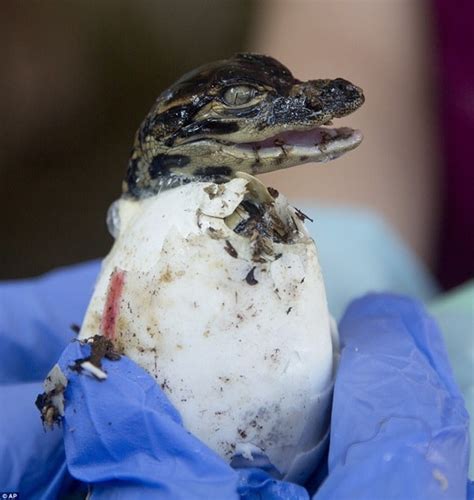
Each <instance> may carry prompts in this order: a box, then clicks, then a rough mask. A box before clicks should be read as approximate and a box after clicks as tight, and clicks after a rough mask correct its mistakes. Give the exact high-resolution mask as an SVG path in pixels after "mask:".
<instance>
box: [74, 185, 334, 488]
mask: <svg viewBox="0 0 474 500" xmlns="http://www.w3.org/2000/svg"><path fill="white" fill-rule="evenodd" d="M262 186H263V185H262V184H261V183H259V182H258V181H257V180H256V179H254V178H253V177H250V176H244V177H242V178H235V179H233V180H231V181H229V182H227V183H225V184H219V185H217V184H213V183H190V184H187V185H184V186H181V187H178V188H174V189H172V190H168V191H165V192H163V193H161V194H159V195H157V196H154V197H150V198H146V199H143V200H139V201H136V200H131V199H120V200H118V201H117V202H116V203H115V205H114V207H113V209H112V210H113V211H114V213H113V214H112V217H109V219H112V220H115V225H116V227H115V234H116V241H115V244H114V246H113V248H112V250H111V252H110V254H109V255H108V256H107V258H106V259H105V260H104V262H103V266H102V271H101V274H100V277H99V279H98V282H97V284H96V288H95V292H94V296H93V298H92V301H91V303H90V305H89V308H88V311H87V314H86V318H85V320H84V324H83V327H82V329H81V332H80V338H82V339H84V338H88V337H91V336H93V335H95V334H97V333H98V332H99V331H100V330H101V328H102V330H103V325H104V318H103V315H104V314H107V313H106V310H107V307H110V305H109V304H108V296H109V295H110V286H109V284H110V283H111V282H112V281H113V280H111V276H113V274H114V272H116V270H123V271H124V283H123V289H122V291H121V296H120V298H119V299H118V301H117V304H116V310H115V312H114V316H113V333H112V335H113V336H114V340H115V343H116V345H117V346H118V347H119V348H120V349H122V350H123V352H124V353H125V354H127V355H128V356H129V357H131V358H132V359H133V360H134V361H136V362H137V363H138V364H140V365H141V366H142V367H144V368H145V369H146V370H147V371H148V372H149V373H150V374H152V375H153V376H154V377H155V379H156V380H157V382H158V383H159V384H161V387H162V388H163V389H164V391H165V392H166V393H167V395H168V397H169V398H170V400H171V401H172V403H173V404H174V405H175V406H176V407H177V409H178V410H179V411H180V413H181V415H182V418H183V422H184V424H185V426H186V428H187V429H188V430H189V431H191V432H192V433H193V434H195V435H196V436H197V437H198V438H200V439H201V440H202V441H204V442H205V443H206V444H207V445H208V446H210V447H211V448H212V449H214V450H215V451H216V452H218V453H219V454H220V455H221V456H222V457H223V458H225V459H226V460H228V461H230V460H231V459H232V457H233V456H234V454H235V453H236V450H237V451H239V450H242V449H244V450H248V449H249V447H250V448H251V449H259V450H262V451H263V453H265V454H266V455H267V456H268V458H269V460H270V461H271V463H272V464H273V465H274V466H275V467H276V468H277V469H278V470H279V471H280V473H281V474H282V475H283V476H284V475H285V474H287V473H288V472H289V471H291V472H290V476H291V477H289V479H301V480H303V478H304V477H303V476H304V470H303V469H305V468H307V467H309V466H310V465H312V464H311V463H309V464H308V461H309V462H311V460H313V459H314V453H313V450H315V449H316V447H317V445H318V444H320V442H321V440H322V439H323V437H324V435H325V434H326V431H327V425H328V410H329V405H330V399H331V388H332V381H333V372H334V361H333V354H334V353H333V341H332V339H331V333H330V318H329V314H328V309H327V303H326V295H325V290H324V284H323V279H322V276H321V271H320V267H319V263H318V258H317V253H316V248H315V245H314V243H313V241H312V240H311V238H310V237H309V235H308V233H307V232H306V229H305V228H304V225H303V223H302V222H301V221H300V220H299V219H298V217H297V216H296V214H295V211H294V210H293V209H292V208H291V207H290V206H289V205H288V203H287V201H286V199H285V198H284V197H283V196H281V195H279V196H278V197H277V198H276V200H275V201H274V202H273V199H272V203H273V207H274V209H275V213H277V214H278V216H279V217H280V218H281V219H282V220H284V221H285V224H290V225H292V228H293V229H292V231H293V236H292V242H291V243H281V242H280V243H276V242H274V241H270V243H269V242H268V241H267V243H266V244H267V246H268V245H270V247H271V248H270V252H268V253H266V254H265V255H264V258H262V259H257V260H260V261H261V262H255V260H256V259H255V242H254V241H251V238H248V237H245V236H242V235H240V234H237V233H236V232H234V231H233V230H232V229H230V228H229V226H228V225H227V223H226V220H228V219H227V218H229V217H230V216H232V214H234V213H236V211H238V206H239V205H240V204H241V202H242V201H243V199H244V197H248V196H250V197H252V196H253V197H254V198H255V197H259V196H262V189H263V190H264V192H263V197H266V196H268V197H269V196H270V195H269V194H268V191H266V188H264V187H263V188H262ZM259 193H260V194H259ZM272 255H273V256H272ZM252 269H253V275H252V277H253V279H252V280H249V279H246V278H247V277H248V276H249V272H251V271H252ZM254 282H256V283H254ZM312 456H313V458H310V459H308V458H307V457H312ZM301 457H303V458H301ZM304 457H306V458H304ZM298 464H300V465H298ZM301 464H303V465H301ZM302 474H303V475H302Z"/></svg>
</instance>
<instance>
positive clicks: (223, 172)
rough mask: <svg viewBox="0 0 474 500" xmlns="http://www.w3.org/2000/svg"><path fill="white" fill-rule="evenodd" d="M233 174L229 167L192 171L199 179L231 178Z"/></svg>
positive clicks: (203, 168) (202, 168) (204, 168)
mask: <svg viewBox="0 0 474 500" xmlns="http://www.w3.org/2000/svg"><path fill="white" fill-rule="evenodd" d="M233 172H234V169H233V168H231V167H225V166H219V167H218V166H215V167H214V166H212V167H201V168H197V169H196V170H195V171H194V175H196V176H199V177H208V178H212V177H227V178H229V177H231V176H232V174H233Z"/></svg>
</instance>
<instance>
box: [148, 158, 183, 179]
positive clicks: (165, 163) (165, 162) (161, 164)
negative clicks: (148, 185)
mask: <svg viewBox="0 0 474 500" xmlns="http://www.w3.org/2000/svg"><path fill="white" fill-rule="evenodd" d="M190 161H191V159H190V158H189V157H188V156H184V155H167V154H159V155H157V156H155V157H154V158H153V160H152V161H151V163H150V166H149V167H148V173H149V174H150V178H151V179H156V178H157V177H159V176H166V175H169V174H170V172H171V168H183V167H185V166H186V165H188V163H189V162H190Z"/></svg>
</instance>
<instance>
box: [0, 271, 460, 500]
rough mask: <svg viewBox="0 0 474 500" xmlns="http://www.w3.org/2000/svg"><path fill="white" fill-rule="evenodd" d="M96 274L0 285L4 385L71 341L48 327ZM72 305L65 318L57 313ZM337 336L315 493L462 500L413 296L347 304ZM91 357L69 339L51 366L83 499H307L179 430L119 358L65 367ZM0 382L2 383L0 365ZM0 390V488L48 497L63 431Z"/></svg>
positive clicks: (28, 395) (429, 340)
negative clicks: (328, 421) (322, 464)
mask: <svg viewBox="0 0 474 500" xmlns="http://www.w3.org/2000/svg"><path fill="white" fill-rule="evenodd" d="M96 271H97V269H96V268H94V267H85V268H84V269H79V270H73V271H66V272H65V273H63V274H61V273H60V274H56V275H55V276H53V277H49V278H46V281H43V280H40V281H38V282H36V283H34V284H28V285H27V284H20V285H18V284H10V285H7V287H6V288H5V287H4V289H3V291H2V290H1V289H0V304H2V307H4V308H5V307H6V311H7V313H8V314H7V315H5V314H3V311H2V315H0V331H1V335H2V342H3V339H4V338H6V339H7V342H6V345H7V346H8V347H9V350H7V351H6V352H5V351H4V350H2V352H1V353H0V356H1V358H2V359H1V361H2V363H0V365H2V366H4V363H10V366H11V365H12V363H11V362H10V360H9V359H7V358H6V357H9V358H10V359H16V362H17V364H16V365H15V366H11V367H12V368H14V371H13V374H14V381H15V382H19V381H30V380H32V379H33V377H34V376H40V377H43V376H45V373H44V372H45V371H46V370H45V369H46V366H47V362H46V359H47V356H44V355H43V356H41V355H40V356H39V359H40V360H41V362H38V361H37V359H38V358H37V357H36V352H35V350H38V349H41V350H42V352H43V351H44V350H46V349H48V341H49V339H52V340H51V342H53V343H55V342H59V343H61V344H62V345H65V344H66V343H67V342H68V340H69V339H68V337H67V336H66V335H64V337H62V338H61V337H60V335H61V330H58V329H57V328H58V327H59V328H61V329H62V331H63V332H64V331H65V330H66V327H67V323H68V322H70V321H78V319H80V317H81V316H82V314H83V312H84V308H85V304H86V303H87V301H88V298H89V295H90V291H91V284H92V282H93V275H94V274H95V272H96ZM71 273H72V274H71ZM81 273H83V274H81ZM81 275H82V276H83V279H81ZM18 287H20V288H18ZM37 290H38V291H37ZM61 290H62V291H61ZM25 292H27V293H25ZM71 292H75V293H76V294H77V295H76V297H73V298H72V299H71ZM5 294H6V295H7V296H8V298H7V299H6V301H5V300H4V296H5ZM2 295H3V296H2ZM25 296H26V297H27V298H28V299H29V300H27V301H25ZM79 297H83V299H80V298H79ZM18 299H20V300H18ZM74 300H75V301H76V303H75V304H74V306H75V307H76V309H75V310H74V311H72V310H71V309H70V307H69V310H67V309H64V308H63V307H62V305H63V304H66V303H67V304H69V305H70V304H71V303H72V301H74ZM45 305H46V306H45ZM11 311H22V312H21V314H19V315H18V316H15V313H12V312H11ZM50 316H51V317H52V318H54V321H53V322H52V323H50V322H49V319H48V318H50ZM78 316H79V317H78ZM14 319H16V320H18V321H20V324H18V323H15V321H14ZM13 325H15V328H13ZM50 325H53V326H50ZM28 334H29V335H28ZM340 334H341V342H342V347H343V349H342V355H341V362H340V367H339V372H338V376H337V380H336V386H335V394H334V403H333V416H332V426H331V445H330V451H329V464H328V465H329V474H328V476H327V478H326V479H325V481H324V482H323V484H322V486H321V487H320V488H319V490H318V492H317V493H316V496H315V497H314V498H316V499H317V500H324V499H330V498H337V499H341V498H351V499H353V498H370V499H373V498H384V499H385V498H403V499H405V498H430V499H436V498H450V499H451V498H465V497H466V477H467V456H468V437H467V419H468V417H467V414H466V412H465V410H464V406H463V401H462V398H461V396H460V394H459V391H458V389H457V387H456V385H455V384H454V382H453V379H452V374H451V370H450V367H449V364H448V361H447V358H446V354H445V352H444V346H443V342H442V338H441V335H440V333H439V331H438V329H437V328H436V326H435V325H434V323H433V322H432V321H431V320H430V319H429V318H428V317H427V316H426V315H425V313H424V311H423V309H422V308H421V306H420V305H419V304H417V303H415V302H413V301H410V300H408V299H403V298H399V297H394V296H389V295H378V296H377V295H375V296H367V297H365V298H363V299H361V300H358V301H356V302H355V303H353V304H352V305H351V306H350V307H349V309H348V311H347V312H346V315H345V317H344V319H343V320H342V322H341V326H340ZM28 337H33V338H34V339H37V341H34V340H33V341H32V340H31V338H28ZM31 346H33V347H35V350H31V351H30V348H31ZM42 346H44V347H42ZM16 348H18V349H20V351H21V352H22V355H16V353H15V351H16ZM89 348H90V347H89V346H82V345H80V344H79V343H72V344H70V345H69V346H68V347H67V348H66V350H65V351H64V353H63V355H62V356H61V359H60V365H61V367H62V369H63V371H64V373H66V374H67V377H68V379H69V383H68V386H67V389H66V392H65V397H66V414H65V419H64V448H65V453H66V460H67V466H68V468H69V471H70V473H71V474H72V476H74V477H75V478H76V479H79V480H80V481H83V482H86V483H92V484H94V488H93V492H94V493H93V496H92V498H110V497H113V498H126V499H130V498H132V499H133V498H140V499H143V498H186V499H188V498H239V497H240V498H245V499H250V498H263V499H282V498H288V499H289V498H291V499H303V498H309V496H310V493H309V491H308V490H306V489H304V488H302V487H300V486H297V485H292V484H289V483H285V482H280V481H276V480H274V479H272V478H271V477H270V476H269V475H268V474H267V473H266V472H264V471H260V470H256V469H244V470H240V471H235V470H233V469H231V468H230V467H229V466H227V465H226V464H225V463H224V462H222V461H221V460H220V459H219V458H218V457H217V456H216V455H215V454H214V453H213V452H212V451H210V450H209V449H207V448H206V447H205V445H203V444H202V443H201V442H199V441H198V440H197V439H196V438H194V437H193V436H191V435H190V434H188V433H187V432H186V430H185V429H184V428H183V427H182V426H181V423H180V418H179V415H178V414H177V412H176V410H175V409H174V408H173V407H172V406H171V405H170V403H169V402H168V400H167V399H166V396H165V395H164V394H163V393H162V392H161V390H160V389H159V386H158V385H157V384H156V383H155V381H154V380H153V379H152V378H151V377H150V376H148V375H147V374H146V373H145V372H144V371H143V370H142V369H141V368H139V367H138V366H137V365H135V364H134V363H133V362H132V361H130V360H129V359H127V358H125V357H122V358H121V359H120V360H119V361H109V360H104V361H103V368H104V370H105V371H106V372H107V373H108V378H107V380H106V381H105V382H99V381H98V380H96V379H94V378H91V377H88V376H87V375H85V374H84V373H82V374H77V373H76V372H72V371H71V370H70V369H69V368H68V367H69V366H70V365H71V364H73V362H74V360H75V359H77V358H82V357H85V356H87V354H88V349H89ZM31 353H34V355H32V354H31ZM26 354H28V357H27V356H26ZM15 356H16V357H15ZM4 357H5V360H4V359H3V358H4ZM14 357H15V358H14ZM26 360H28V361H26ZM30 360H31V361H30ZM54 361H55V360H54V359H50V360H49V366H48V368H50V367H51V365H52V364H53V363H54ZM25 364H26V366H25ZM0 375H2V377H3V378H2V380H8V378H7V375H8V372H5V370H0ZM0 390H1V391H2V401H3V403H4V405H3V406H4V409H5V410H4V411H3V412H0V415H1V417H0V429H1V430H2V433H1V434H0V461H1V463H2V468H1V469H0V488H2V489H5V487H6V488H7V490H12V491H20V492H21V493H22V494H23V496H24V497H26V498H51V497H53V498H54V496H55V495H57V494H58V492H59V491H60V488H63V490H62V491H64V490H65V489H66V488H68V487H71V481H72V480H71V477H70V476H69V474H68V472H67V471H66V469H65V466H64V451H63V448H62V447H61V443H62V440H61V436H60V433H58V431H57V430H56V431H55V432H53V433H46V434H45V433H43V431H42V429H41V425H40V423H39V417H38V413H37V411H36V409H35V408H34V407H33V400H34V394H35V391H36V392H38V393H39V392H42V390H41V388H40V386H39V385H38V384H37V385H34V384H31V383H29V384H23V385H21V384H17V385H15V386H14V387H12V386H11V385H9V386H4V387H3V388H1V389H0ZM28 402H30V405H28ZM319 472H321V471H319ZM31 473H33V477H32V476H31ZM316 473H317V471H315V474H316Z"/></svg>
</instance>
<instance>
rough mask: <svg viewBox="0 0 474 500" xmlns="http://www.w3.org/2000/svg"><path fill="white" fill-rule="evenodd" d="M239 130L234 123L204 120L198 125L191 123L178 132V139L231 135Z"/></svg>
mask: <svg viewBox="0 0 474 500" xmlns="http://www.w3.org/2000/svg"><path fill="white" fill-rule="evenodd" d="M237 130H239V125H238V124H237V123H234V122H221V121H217V120H216V121H211V120H206V121H203V122H199V123H192V124H191V125H188V126H187V127H184V128H182V129H181V130H180V131H179V134H178V135H179V137H182V138H184V137H191V136H193V135H196V136H199V135H203V134H232V133H233V132H237Z"/></svg>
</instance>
